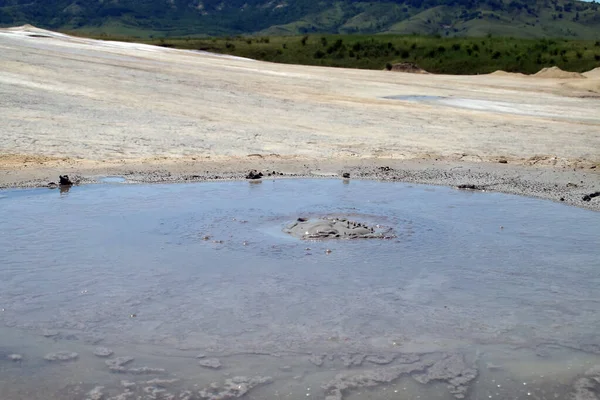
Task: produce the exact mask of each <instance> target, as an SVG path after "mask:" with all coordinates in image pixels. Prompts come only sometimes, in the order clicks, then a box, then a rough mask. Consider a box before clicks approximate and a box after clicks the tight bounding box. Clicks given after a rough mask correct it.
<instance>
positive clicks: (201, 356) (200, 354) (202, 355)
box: [196, 353, 206, 358]
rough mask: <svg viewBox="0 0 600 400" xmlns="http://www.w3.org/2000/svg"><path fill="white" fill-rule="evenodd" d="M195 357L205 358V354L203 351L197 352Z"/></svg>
mask: <svg viewBox="0 0 600 400" xmlns="http://www.w3.org/2000/svg"><path fill="white" fill-rule="evenodd" d="M196 358H206V354H204V353H199V354H198V355H197V356H196Z"/></svg>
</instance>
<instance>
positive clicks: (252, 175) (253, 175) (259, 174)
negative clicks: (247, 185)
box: [246, 170, 263, 179]
mask: <svg viewBox="0 0 600 400" xmlns="http://www.w3.org/2000/svg"><path fill="white" fill-rule="evenodd" d="M262 177H263V174H262V172H257V171H256V170H252V171H250V172H248V175H246V179H260V178H262Z"/></svg>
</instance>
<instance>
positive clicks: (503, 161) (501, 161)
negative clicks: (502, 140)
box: [498, 160, 508, 164]
mask: <svg viewBox="0 0 600 400" xmlns="http://www.w3.org/2000/svg"><path fill="white" fill-rule="evenodd" d="M498 162H499V163H500V164H508V161H506V160H498Z"/></svg>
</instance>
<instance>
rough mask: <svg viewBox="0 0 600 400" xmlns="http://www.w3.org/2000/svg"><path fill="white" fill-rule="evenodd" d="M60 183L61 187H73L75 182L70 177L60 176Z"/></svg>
mask: <svg viewBox="0 0 600 400" xmlns="http://www.w3.org/2000/svg"><path fill="white" fill-rule="evenodd" d="M59 182H60V185H61V186H73V182H72V181H71V179H70V178H69V175H61V176H59Z"/></svg>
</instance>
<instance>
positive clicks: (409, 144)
mask: <svg viewBox="0 0 600 400" xmlns="http://www.w3.org/2000/svg"><path fill="white" fill-rule="evenodd" d="M32 35H33V36H32ZM40 36H47V37H40ZM412 95H417V96H440V97H442V99H437V100H430V101H411V100H393V99H386V98H385V97H387V96H412ZM0 121H1V125H0V162H3V163H4V167H5V168H9V167H10V165H11V163H12V164H18V163H15V161H19V160H21V158H20V157H22V156H29V157H31V156H33V157H40V158H43V157H59V158H69V159H78V160H80V161H81V162H83V161H93V162H97V161H105V162H113V161H115V162H117V161H118V162H122V161H125V162H130V161H131V162H135V161H140V160H149V159H157V160H158V159H159V158H163V159H164V158H165V157H166V158H168V159H180V158H189V157H200V158H205V157H209V156H210V157H211V159H213V160H214V159H226V158H229V157H233V158H237V157H245V156H247V155H249V154H253V153H258V154H263V155H269V154H277V155H280V156H282V157H296V158H299V159H336V158H339V159H342V158H349V157H357V158H392V159H409V158H421V157H426V158H431V157H435V158H437V157H439V158H449V159H457V158H460V157H464V155H465V154H466V155H468V156H469V157H472V158H473V159H481V160H492V159H494V158H495V157H506V158H508V159H512V160H527V159H529V158H531V157H534V156H549V157H556V158H557V159H560V160H564V161H566V162H567V163H568V162H571V161H576V160H587V161H592V162H597V161H598V160H600V77H593V76H592V77H588V78H585V79H541V78H535V77H522V76H512V75H509V74H498V75H480V76H446V75H415V74H406V73H392V72H386V71H367V70H351V69H336V68H319V67H308V66H297V65H280V64H272V63H265V62H259V61H253V60H246V59H241V58H235V57H226V56H218V55H212V54H206V53H200V52H192V51H180V50H173V49H165V48H160V47H154V46H147V45H140V44H133V43H116V42H103V41H95V40H89V39H81V38H74V37H69V36H65V35H61V34H55V33H52V32H48V31H42V30H38V29H36V28H33V27H28V26H26V27H20V28H11V29H4V30H0ZM15 157H16V159H15Z"/></svg>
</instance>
